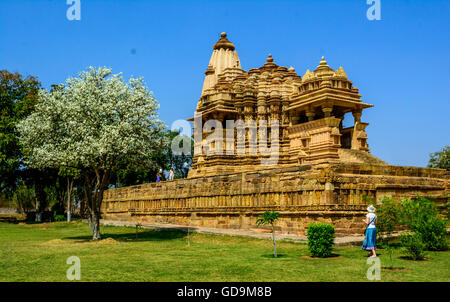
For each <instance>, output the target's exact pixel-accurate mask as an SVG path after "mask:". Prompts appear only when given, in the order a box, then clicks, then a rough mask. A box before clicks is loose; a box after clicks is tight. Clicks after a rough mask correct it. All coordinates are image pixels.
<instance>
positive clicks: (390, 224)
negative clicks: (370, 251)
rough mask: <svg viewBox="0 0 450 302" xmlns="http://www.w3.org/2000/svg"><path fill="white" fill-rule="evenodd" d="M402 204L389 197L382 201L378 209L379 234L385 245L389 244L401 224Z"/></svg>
mask: <svg viewBox="0 0 450 302" xmlns="http://www.w3.org/2000/svg"><path fill="white" fill-rule="evenodd" d="M400 216H401V208H400V204H399V203H398V202H397V201H396V200H394V199H392V198H389V197H384V198H383V199H381V205H379V206H378V209H377V232H378V233H379V235H380V239H381V241H382V242H383V243H386V244H388V243H389V239H390V238H391V237H392V234H393V233H394V231H396V230H398V227H399V224H400V218H401V217H400Z"/></svg>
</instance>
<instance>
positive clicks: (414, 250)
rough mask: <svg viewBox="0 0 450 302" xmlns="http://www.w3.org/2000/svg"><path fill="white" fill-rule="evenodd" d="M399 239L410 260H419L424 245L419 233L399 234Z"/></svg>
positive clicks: (421, 256) (421, 257)
mask: <svg viewBox="0 0 450 302" xmlns="http://www.w3.org/2000/svg"><path fill="white" fill-rule="evenodd" d="M400 241H401V242H402V246H403V247H404V249H405V252H406V254H407V256H408V257H409V258H410V259H412V260H421V259H423V258H424V256H425V255H424V249H425V245H424V244H423V243H422V238H421V236H420V235H419V234H414V235H411V234H408V235H402V236H400Z"/></svg>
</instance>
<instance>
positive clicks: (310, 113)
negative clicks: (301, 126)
mask: <svg viewBox="0 0 450 302" xmlns="http://www.w3.org/2000/svg"><path fill="white" fill-rule="evenodd" d="M315 116H316V113H315V112H314V110H308V111H306V117H307V118H308V121H309V122H311V121H313V120H314V117H315Z"/></svg>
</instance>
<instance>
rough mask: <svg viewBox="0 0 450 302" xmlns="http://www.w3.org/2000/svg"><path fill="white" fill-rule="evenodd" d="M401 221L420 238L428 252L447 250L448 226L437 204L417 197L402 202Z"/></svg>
mask: <svg viewBox="0 0 450 302" xmlns="http://www.w3.org/2000/svg"><path fill="white" fill-rule="evenodd" d="M401 206H402V210H401V211H402V212H401V213H402V215H401V217H402V218H401V221H402V223H404V224H406V225H407V226H408V228H409V229H410V230H411V231H412V232H414V233H416V234H417V235H418V236H420V238H421V240H422V242H423V243H424V244H425V247H426V249H427V250H445V249H447V224H448V221H447V220H445V219H443V218H441V217H440V214H439V209H438V207H437V205H436V203H435V202H433V201H431V200H429V199H427V198H423V197H417V198H415V199H411V200H403V201H402V204H401Z"/></svg>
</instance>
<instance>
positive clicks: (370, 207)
mask: <svg viewBox="0 0 450 302" xmlns="http://www.w3.org/2000/svg"><path fill="white" fill-rule="evenodd" d="M367 212H369V213H375V207H374V206H373V205H370V206H368V207H367Z"/></svg>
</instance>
